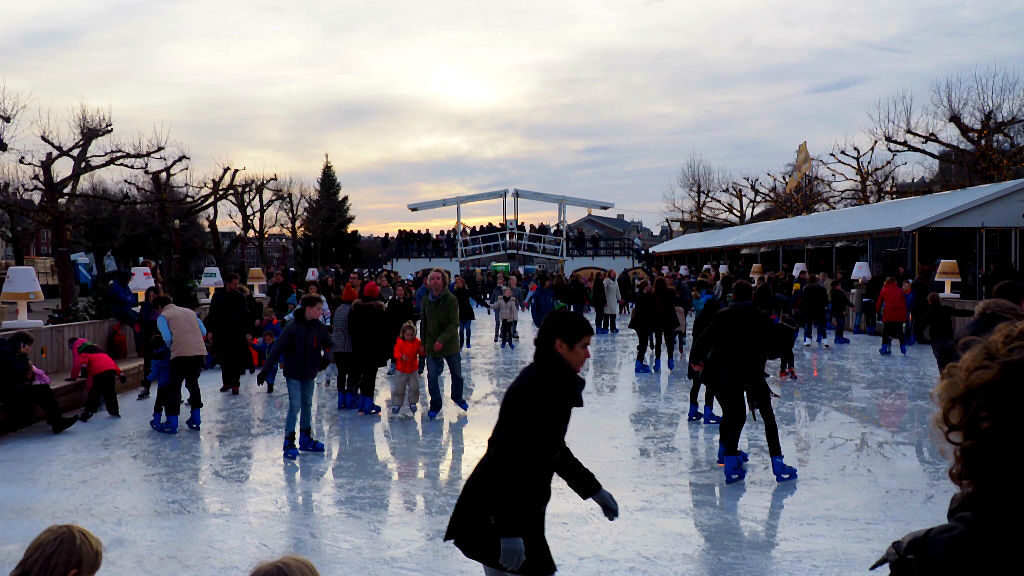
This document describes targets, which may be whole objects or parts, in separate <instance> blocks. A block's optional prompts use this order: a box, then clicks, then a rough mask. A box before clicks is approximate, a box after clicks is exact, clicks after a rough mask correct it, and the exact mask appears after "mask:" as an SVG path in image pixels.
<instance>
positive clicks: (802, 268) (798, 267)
mask: <svg viewBox="0 0 1024 576" xmlns="http://www.w3.org/2000/svg"><path fill="white" fill-rule="evenodd" d="M801 272H807V264H804V263H803V262H797V263H796V264H794V265H793V276H799V275H800V273H801Z"/></svg>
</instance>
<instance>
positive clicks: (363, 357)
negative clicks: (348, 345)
mask: <svg viewBox="0 0 1024 576" xmlns="http://www.w3.org/2000/svg"><path fill="white" fill-rule="evenodd" d="M348 329H349V339H350V340H351V342H352V364H353V368H354V370H355V373H356V375H357V378H358V382H359V396H358V398H357V399H356V403H357V406H358V408H359V413H360V414H380V406H378V405H377V404H374V403H373V396H374V392H375V389H376V381H377V369H378V368H380V367H381V366H385V365H387V363H388V359H389V358H391V353H392V347H393V346H394V342H392V341H391V331H390V329H389V327H388V323H387V316H386V314H385V311H384V303H383V302H381V301H380V288H378V287H377V283H376V282H373V281H371V282H367V283H366V284H365V285H364V286H363V295H362V296H361V297H360V298H359V299H358V300H356V301H355V302H354V303H353V304H352V309H351V310H350V311H349V313H348Z"/></svg>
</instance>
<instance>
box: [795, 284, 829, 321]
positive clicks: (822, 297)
mask: <svg viewBox="0 0 1024 576" xmlns="http://www.w3.org/2000/svg"><path fill="white" fill-rule="evenodd" d="M827 304H828V290H826V289H825V287H824V286H822V285H821V284H809V285H807V286H806V287H805V288H804V295H803V300H802V301H801V305H800V309H801V311H802V312H803V313H804V314H806V315H807V317H808V318H818V317H820V316H823V315H824V314H825V306H826V305H827Z"/></svg>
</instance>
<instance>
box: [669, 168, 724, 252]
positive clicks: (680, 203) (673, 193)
mask: <svg viewBox="0 0 1024 576" xmlns="http://www.w3.org/2000/svg"><path fill="white" fill-rule="evenodd" d="M727 183H728V177H727V176H726V175H725V174H724V173H723V172H722V171H721V170H719V169H718V168H716V167H714V166H712V165H711V163H709V162H708V161H706V160H704V158H702V157H701V156H700V155H699V154H697V153H692V154H690V157H689V158H688V159H687V160H686V163H684V164H683V166H682V168H680V170H679V174H678V175H677V176H676V181H675V182H674V186H672V188H671V189H670V190H669V191H668V192H666V193H665V196H664V198H663V201H664V207H665V213H666V215H667V216H668V218H669V219H670V220H672V221H676V222H678V223H679V226H680V229H681V231H682V232H684V233H685V232H686V231H687V230H686V229H687V228H688V227H690V226H692V227H693V228H694V229H695V230H696V231H697V232H702V231H703V230H704V226H705V225H706V224H709V223H718V218H717V217H716V212H715V210H716V204H715V200H714V198H715V196H716V194H718V193H719V192H720V191H721V190H722V188H723V187H724V186H726V185H727Z"/></svg>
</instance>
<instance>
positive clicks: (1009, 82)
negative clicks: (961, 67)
mask: <svg viewBox="0 0 1024 576" xmlns="http://www.w3.org/2000/svg"><path fill="white" fill-rule="evenodd" d="M871 116H872V123H873V126H872V127H871V129H870V133H871V135H872V136H873V137H874V138H876V139H878V140H881V141H883V142H885V143H886V147H887V149H888V151H889V152H890V153H894V154H899V153H904V152H911V153H915V154H920V155H922V156H925V157H928V158H931V159H933V160H935V161H937V162H938V164H939V171H938V176H939V180H940V182H938V184H939V186H940V187H941V188H946V189H948V188H955V187H962V186H973V185H976V184H986V183H990V182H1000V181H1003V180H1007V179H1010V178H1013V177H1014V175H1015V174H1019V173H1020V170H1021V169H1022V168H1024V83H1022V81H1021V76H1020V73H1019V72H1018V71H1017V70H1012V69H1005V68H1000V67H992V68H987V69H975V70H973V71H970V72H962V73H959V74H955V75H952V76H949V77H946V78H944V79H941V80H938V81H936V82H935V83H934V84H933V85H932V88H931V98H930V100H929V101H928V102H927V103H926V104H924V105H919V104H918V103H917V102H915V100H914V97H913V94H912V93H911V92H910V91H909V90H904V91H901V92H898V93H896V94H894V95H892V96H890V97H889V98H888V99H886V100H881V101H879V102H878V104H877V105H876V107H875V111H874V112H873V113H872V115H871Z"/></svg>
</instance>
